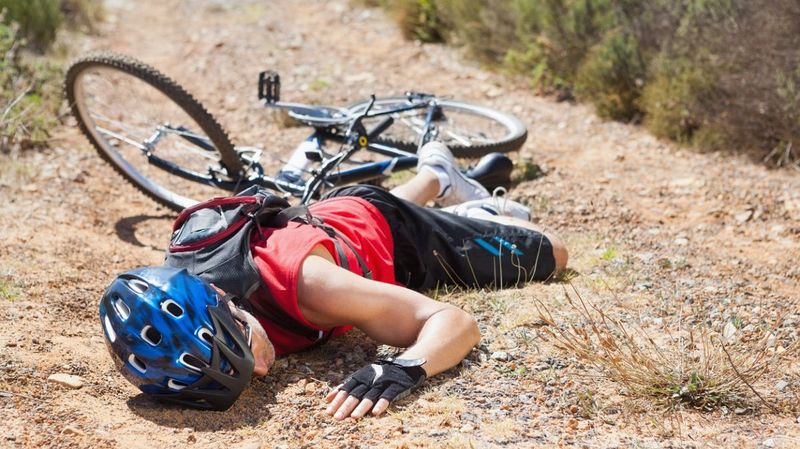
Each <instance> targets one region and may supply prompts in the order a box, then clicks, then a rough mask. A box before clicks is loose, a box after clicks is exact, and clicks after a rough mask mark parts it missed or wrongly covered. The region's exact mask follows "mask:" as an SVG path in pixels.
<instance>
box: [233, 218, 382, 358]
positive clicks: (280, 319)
mask: <svg viewBox="0 0 800 449" xmlns="http://www.w3.org/2000/svg"><path fill="white" fill-rule="evenodd" d="M250 216H251V217H252V218H253V220H252V222H251V223H253V224H254V225H255V226H256V227H257V228H258V230H259V233H261V229H262V226H267V227H271V228H283V227H286V225H287V224H288V223H289V222H290V221H299V222H301V223H303V224H308V225H311V226H314V227H316V228H319V229H322V230H323V231H325V233H326V234H328V236H329V237H330V238H331V240H332V241H333V245H334V248H335V249H336V253H337V256H338V258H339V266H341V267H342V268H344V269H345V270H348V271H349V270H350V264H349V263H348V261H347V254H346V253H345V251H344V249H343V248H342V245H341V243H340V241H342V242H344V244H345V245H346V246H347V247H348V248H349V249H350V251H351V252H352V253H353V255H354V256H355V258H356V260H357V261H358V265H359V267H360V268H361V272H362V276H364V277H365V278H367V279H372V271H371V270H370V269H369V267H367V264H366V262H364V259H363V258H362V257H361V255H360V254H359V253H358V251H356V249H355V248H354V247H353V244H352V243H351V242H350V240H348V239H347V238H346V237H345V236H343V235H342V234H341V233H339V232H337V231H336V229H334V228H332V227H331V226H328V225H326V224H324V222H323V220H322V219H321V218H319V217H314V216H312V215H311V212H310V211H309V210H308V207H306V206H303V205H301V206H291V207H287V208H283V209H281V210H279V211H276V209H275V208H273V207H262V208H260V209H259V210H257V211H255V212H253V213H251V214H250ZM247 241H248V242H249V241H250V239H249V238H247ZM248 249H249V246H248ZM247 261H248V263H249V265H250V266H251V267H252V268H253V269H254V270H255V271H256V272H258V269H257V268H256V265H255V261H254V260H253V255H252V252H251V251H247ZM259 280H260V282H259V283H256V284H254V285H253V286H251V287H250V288H249V289H248V291H247V293H246V294H245V295H243V297H242V298H240V299H239V303H240V304H241V305H242V308H244V309H245V310H248V311H250V312H251V313H252V312H255V313H256V314H260V315H261V316H264V317H265V318H266V319H268V320H269V321H271V322H272V323H275V324H276V325H278V326H280V327H282V328H284V329H286V330H288V331H290V332H292V333H294V334H297V335H301V336H303V337H305V338H307V339H308V340H311V341H315V342H317V343H319V342H322V341H323V340H324V337H325V336H326V335H327V334H325V333H324V332H322V331H317V330H314V329H310V328H308V327H306V326H304V325H303V324H301V323H300V322H298V321H297V320H296V319H294V318H293V317H292V316H290V315H289V314H288V313H286V311H284V310H283V309H282V308H281V307H280V306H278V304H277V302H276V301H275V298H274V297H273V296H272V294H271V293H270V291H269V287H268V286H267V285H266V284H265V283H264V282H263V280H262V279H261V277H260V275H259ZM259 286H263V287H264V288H263V289H262V293H263V294H264V296H265V299H266V301H259V302H258V303H256V304H254V303H253V302H252V301H250V298H251V297H252V295H253V293H255V291H256V290H258V287H259Z"/></svg>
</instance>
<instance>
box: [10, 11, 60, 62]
mask: <svg viewBox="0 0 800 449" xmlns="http://www.w3.org/2000/svg"><path fill="white" fill-rule="evenodd" d="M0 10H5V11H6V12H5V17H4V21H5V23H10V22H15V23H18V24H19V33H20V36H21V37H24V38H26V39H27V40H28V42H29V44H30V45H32V46H34V47H35V48H37V49H39V50H44V49H46V48H47V47H48V46H50V44H51V43H53V41H54V40H55V38H56V33H57V32H58V29H59V28H60V27H61V25H62V24H63V23H64V14H63V13H62V12H61V6H60V1H59V0H0Z"/></svg>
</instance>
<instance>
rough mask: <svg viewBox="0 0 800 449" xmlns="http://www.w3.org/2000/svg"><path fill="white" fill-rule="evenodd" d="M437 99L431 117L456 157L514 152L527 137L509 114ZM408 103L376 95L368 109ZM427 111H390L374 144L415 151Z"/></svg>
mask: <svg viewBox="0 0 800 449" xmlns="http://www.w3.org/2000/svg"><path fill="white" fill-rule="evenodd" d="M437 102H438V110H437V111H436V113H435V114H434V116H433V124H434V125H435V126H436V128H437V130H438V136H437V140H440V141H441V142H443V143H444V144H445V145H447V147H448V148H450V151H452V152H453V155H454V156H455V157H460V158H479V157H482V156H485V155H487V154H489V153H494V152H501V153H508V152H511V151H516V150H518V149H519V148H520V147H522V144H524V143H525V139H526V138H527V137H528V131H527V129H526V128H525V125H523V124H522V122H521V121H519V120H518V119H517V118H516V117H514V116H512V115H509V114H506V113H503V112H500V111H496V110H494V109H490V108H487V107H483V106H477V105H474V104H470V103H464V102H460V101H453V100H437ZM410 104H411V103H409V102H408V100H407V99H406V98H405V97H388V98H379V99H377V100H376V101H375V104H374V105H373V107H372V110H371V111H370V112H371V113H373V112H380V111H385V110H388V109H396V108H402V107H405V106H409V105H410ZM368 105H369V101H365V102H362V103H357V104H355V105H352V106H350V108H349V109H350V111H351V113H357V112H359V111H363V110H364V109H365V108H366V107H367V106H368ZM426 114H427V108H425V107H421V108H416V109H411V110H408V111H403V112H398V113H394V114H391V116H392V117H393V118H394V124H393V125H392V126H391V127H389V129H387V130H386V131H384V132H383V133H382V134H381V135H380V136H379V137H378V138H377V139H375V141H376V143H383V144H386V145H389V146H393V147H396V148H399V149H401V150H404V151H408V152H412V153H416V152H417V145H418V142H419V139H420V135H421V133H422V130H423V127H424V124H425V118H426ZM382 119H383V117H375V118H372V119H368V120H366V121H365V126H366V127H367V129H370V123H371V122H375V123H378V122H380V121H381V120H382Z"/></svg>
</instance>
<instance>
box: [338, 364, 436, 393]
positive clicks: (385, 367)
mask: <svg viewBox="0 0 800 449" xmlns="http://www.w3.org/2000/svg"><path fill="white" fill-rule="evenodd" d="M423 364H425V359H415V360H403V359H394V360H378V361H377V362H376V363H373V364H371V365H368V366H365V367H364V368H361V369H360V370H358V371H356V372H355V373H354V374H353V375H351V376H350V377H348V378H347V379H346V380H345V381H344V383H343V384H342V385H341V386H340V387H339V390H342V391H346V392H347V393H349V395H350V396H353V397H355V398H357V399H369V400H371V401H372V402H373V403H375V402H377V401H378V399H386V400H387V401H389V402H392V401H394V400H396V399H402V398H404V397H406V396H408V394H409V393H411V390H413V389H414V388H416V387H418V386H419V385H420V384H421V383H422V382H423V381H425V377H426V375H425V370H424V369H422V365H423Z"/></svg>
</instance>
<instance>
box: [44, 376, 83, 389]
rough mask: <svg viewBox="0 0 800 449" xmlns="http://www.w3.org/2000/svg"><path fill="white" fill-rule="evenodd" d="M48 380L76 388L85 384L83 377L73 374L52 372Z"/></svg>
mask: <svg viewBox="0 0 800 449" xmlns="http://www.w3.org/2000/svg"><path fill="white" fill-rule="evenodd" d="M47 380H48V381H50V382H53V383H56V384H59V385H61V386H64V387H67V388H72V389H75V390H77V389H78V388H81V387H82V386H83V379H82V378H81V377H80V376H74V375H72V374H66V373H55V374H51V375H50V377H48V378H47Z"/></svg>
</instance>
